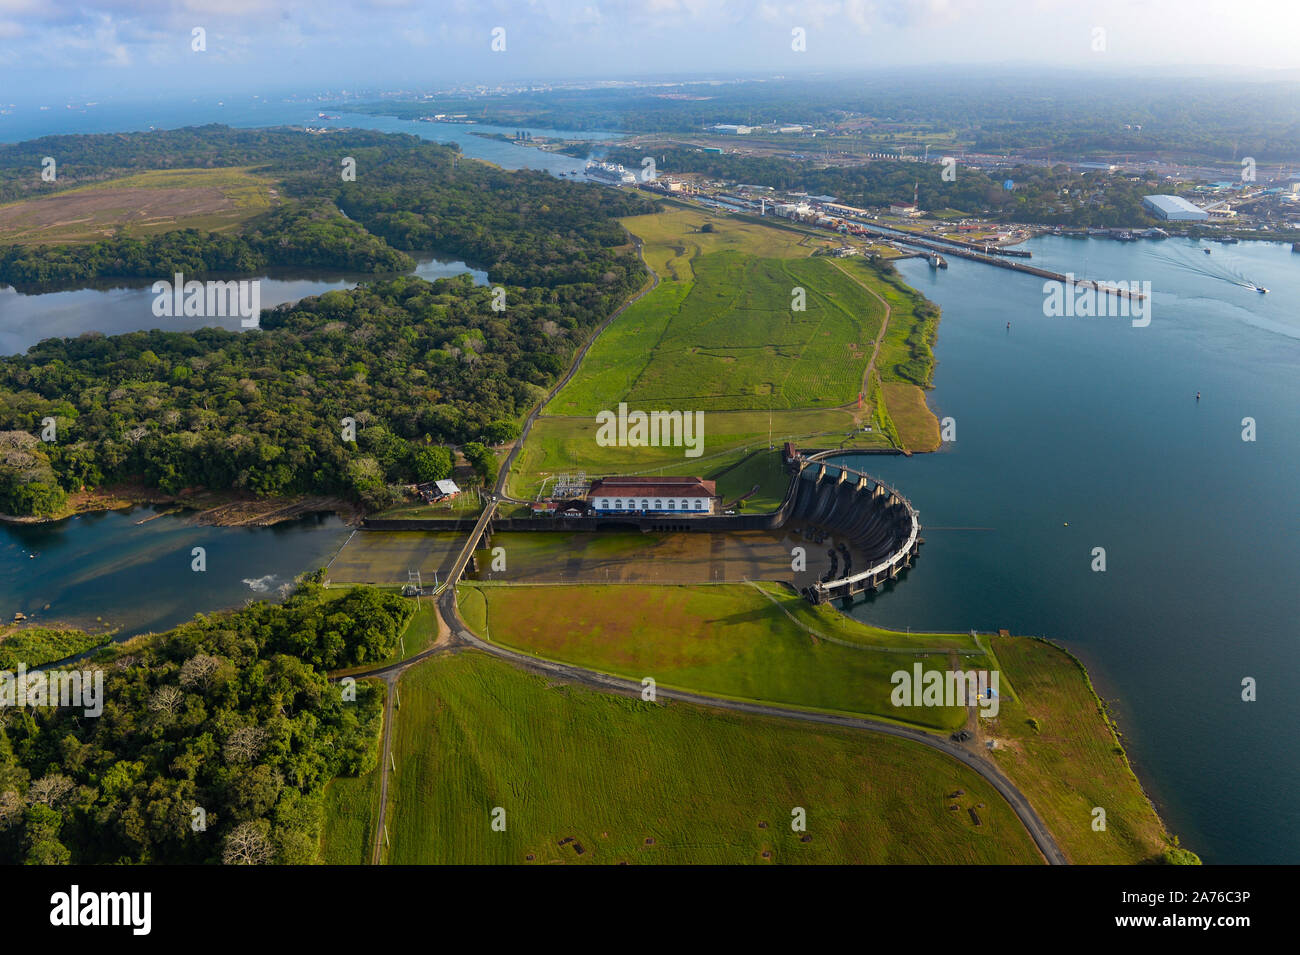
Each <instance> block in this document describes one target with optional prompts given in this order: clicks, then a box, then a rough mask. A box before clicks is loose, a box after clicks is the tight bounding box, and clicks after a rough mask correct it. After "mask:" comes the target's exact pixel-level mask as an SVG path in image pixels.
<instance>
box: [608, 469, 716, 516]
mask: <svg viewBox="0 0 1300 955" xmlns="http://www.w3.org/2000/svg"><path fill="white" fill-rule="evenodd" d="M717 494H718V492H717V487H716V485H715V483H714V482H713V481H705V480H703V479H702V478H698V477H664V476H656V477H607V478H597V479H596V480H595V481H592V482H591V490H589V491H588V492H587V501H588V502H589V503H590V504H591V512H590V513H591V514H593V515H594V516H596V517H601V516H603V515H612V514H672V515H678V516H680V515H687V514H712V513H714V510H713V505H714V499H715V498H716V497H717Z"/></svg>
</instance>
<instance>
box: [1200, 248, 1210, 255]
mask: <svg viewBox="0 0 1300 955" xmlns="http://www.w3.org/2000/svg"><path fill="white" fill-rule="evenodd" d="M1201 251H1202V252H1204V253H1205V254H1206V255H1209V254H1210V250H1209V249H1202V250H1201Z"/></svg>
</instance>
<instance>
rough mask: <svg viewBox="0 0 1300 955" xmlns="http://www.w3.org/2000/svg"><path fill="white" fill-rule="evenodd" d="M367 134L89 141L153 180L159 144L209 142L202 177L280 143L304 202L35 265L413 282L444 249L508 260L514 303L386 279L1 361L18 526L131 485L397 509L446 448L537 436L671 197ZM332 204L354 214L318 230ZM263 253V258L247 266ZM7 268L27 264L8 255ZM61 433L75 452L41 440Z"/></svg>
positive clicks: (185, 161)
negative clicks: (377, 274)
mask: <svg viewBox="0 0 1300 955" xmlns="http://www.w3.org/2000/svg"><path fill="white" fill-rule="evenodd" d="M352 135H353V134H351V133H347V134H339V136H338V137H312V136H307V135H304V134H301V133H293V132H291V131H287V130H259V131H235V130H229V129H226V128H224V127H205V128H204V129H202V130H198V131H195V130H181V131H178V132H177V133H174V134H173V133H149V134H131V135H125V136H111V137H95V136H90V137H84V138H83V137H78V138H74V139H73V141H72V142H71V143H69V144H67V145H66V146H65V147H64V148H65V149H72V150H75V149H76V148H77V146H78V144H81V145H82V146H83V147H84V150H85V153H86V155H87V156H88V157H89V158H90V159H93V160H96V161H98V162H100V163H101V164H102V166H105V167H106V166H107V165H108V164H112V163H116V164H118V167H119V168H120V169H126V168H132V167H131V165H130V162H128V159H130V160H131V161H132V162H138V163H143V164H145V165H147V164H148V163H150V162H154V161H156V160H157V159H158V155H159V152H160V147H159V142H158V141H159V140H166V139H169V138H170V139H173V140H174V142H173V149H174V150H177V151H182V153H183V151H184V150H187V149H188V150H190V153H188V154H184V153H183V154H181V155H175V154H173V153H169V154H168V155H170V156H171V163H172V164H173V165H177V166H181V167H186V166H192V165H196V164H198V163H199V162H200V161H205V160H206V161H210V162H211V163H213V164H219V163H220V162H221V161H223V160H225V159H229V161H230V162H231V163H232V164H233V163H236V162H241V163H247V162H248V161H249V158H250V155H251V154H252V153H255V152H256V151H257V148H258V146H259V143H263V142H264V143H265V144H266V146H267V152H268V155H270V156H271V157H272V159H273V162H272V163H271V166H272V168H274V169H275V171H276V173H277V175H280V176H282V178H283V182H284V185H285V190H286V192H287V193H288V194H290V195H293V196H297V197H300V201H299V202H298V203H297V204H295V205H290V206H289V207H287V208H285V209H282V210H277V211H276V212H275V213H273V214H272V215H271V216H270V217H269V218H266V219H263V220H261V221H259V220H253V223H254V224H256V225H255V227H254V228H253V229H252V230H251V231H248V232H246V233H244V234H240V235H237V236H229V235H216V234H209V235H206V236H203V235H198V234H195V233H192V232H184V233H169V234H165V235H163V236H160V237H159V238H158V239H156V240H149V241H145V242H143V243H142V242H139V241H137V240H133V239H119V240H112V241H110V242H108V243H101V244H98V245H94V246H87V247H81V248H72V247H65V248H63V249H58V250H55V251H54V255H53V257H52V258H49V257H47V253H46V252H42V254H41V256H40V258H39V259H37V258H32V259H31V261H32V262H33V263H35V264H33V265H32V266H31V267H32V268H35V269H40V268H49V269H52V270H55V271H57V270H58V269H60V268H61V267H62V266H61V265H60V263H64V264H68V265H69V266H70V267H71V268H72V269H73V270H74V271H75V270H77V269H82V270H83V271H82V272H79V273H78V274H80V275H82V276H83V277H85V276H88V275H90V274H92V273H95V274H103V273H102V268H103V267H104V266H103V263H105V262H113V263H126V264H125V265H123V264H114V265H113V266H112V268H114V269H119V268H129V269H131V270H133V273H132V274H153V275H154V276H155V277H167V276H169V275H170V274H171V272H172V271H173V270H174V269H180V268H182V267H183V268H184V270H185V272H186V274H187V276H190V275H191V273H192V272H196V271H200V270H201V267H200V268H195V264H196V263H200V262H201V263H203V264H205V265H211V264H219V265H220V266H222V267H223V268H224V267H227V266H229V265H231V264H232V263H233V264H237V265H240V267H241V268H242V267H243V266H247V265H249V264H250V263H253V262H257V265H255V266H253V267H254V268H261V267H263V264H264V263H263V262H262V260H261V259H257V258H256V252H257V250H258V249H260V250H262V254H264V255H265V256H269V257H271V259H272V260H273V261H274V264H284V261H285V259H284V257H285V256H288V255H293V256H299V259H298V261H299V263H300V264H305V263H306V262H307V259H305V258H302V257H303V256H317V258H313V259H312V260H311V263H312V264H319V265H330V266H332V267H339V268H342V267H345V266H346V265H347V264H348V262H351V263H352V264H353V265H355V264H356V263H357V261H359V260H357V259H355V258H349V256H352V257H355V256H358V255H360V256H368V257H370V258H369V259H368V261H371V263H372V265H374V266H375V267H376V268H378V267H379V266H380V265H382V266H383V270H384V271H388V272H391V271H392V268H393V267H394V266H402V265H404V264H405V263H407V262H409V259H407V257H406V253H407V252H415V251H424V250H436V251H439V252H441V253H444V254H453V255H457V256H460V257H462V258H464V259H466V260H468V261H471V262H474V263H476V264H479V265H480V266H482V267H485V268H486V269H487V271H488V274H489V278H490V281H492V282H493V283H494V285H496V286H498V287H500V288H501V289H502V290H503V293H504V299H502V298H501V297H500V296H499V295H496V294H494V292H493V289H491V288H483V287H476V286H474V285H473V283H472V282H471V281H470V280H469V278H468V277H467V276H463V277H460V278H457V279H444V280H440V281H437V282H433V283H430V282H426V281H424V280H422V279H419V278H415V277H411V276H403V277H397V278H392V277H387V278H377V279H376V280H374V281H372V282H369V283H364V284H363V285H361V286H360V287H358V288H356V289H352V290H347V291H334V292H329V293H327V294H325V295H321V296H318V297H311V298H308V299H305V300H303V301H301V302H297V303H294V304H291V305H284V306H280V307H278V308H275V309H270V310H266V311H264V312H263V315H262V319H261V326H260V328H259V329H257V330H252V331H249V332H244V333H236V332H229V331H224V330H222V329H215V328H213V329H200V330H197V331H192V332H167V331H156V330H155V331H149V332H136V333H131V334H126V335H116V336H110V337H105V336H102V335H97V334H93V333H92V334H86V335H82V336H80V337H78V338H76V339H47V340H46V341H43V342H41V343H39V344H37V345H36V346H34V347H33V348H31V349H30V350H29V351H28V352H27V353H26V354H25V355H20V356H12V357H7V358H0V512H2V513H7V514H13V515H38V516H47V515H52V514H55V513H58V512H59V510H60V508H62V507H63V506H64V502H65V500H66V495H67V493H68V492H72V491H76V490H80V489H82V488H94V487H99V486H106V485H115V484H122V483H127V482H132V481H142V482H144V483H145V484H146V485H148V486H149V487H154V488H158V489H161V490H163V491H165V492H167V493H175V492H178V491H180V490H182V489H186V488H200V487H202V488H213V489H220V490H227V489H234V490H236V491H246V492H250V493H253V494H257V495H277V494H295V493H331V494H340V495H344V496H347V497H349V498H351V499H354V500H357V501H360V502H361V503H363V504H364V505H366V506H367V507H370V508H381V507H384V506H386V505H387V504H389V503H391V502H392V500H393V495H394V492H393V490H392V485H394V484H397V483H406V482H410V481H426V480H434V479H437V478H441V477H446V476H447V475H448V473H450V470H451V463H452V458H451V455H450V454H449V453H448V452H447V450H446V449H447V448H452V447H461V446H464V445H469V444H482V445H485V446H486V445H493V444H499V443H501V442H503V441H507V440H510V439H511V438H513V437H515V436H516V435H517V434H518V433H519V425H520V421H521V419H522V418H523V417H524V416H525V415H526V414H527V412H528V411H529V410H530V408H531V407H532V406H533V405H534V404H535V403H536V402H537V401H538V400H539V399H540V398H541V397H542V396H543V395H544V394H545V391H546V390H547V389H548V388H549V387H550V385H552V384H553V383H554V382H555V381H556V380H557V378H558V377H559V375H560V374H561V373H562V372H563V370H564V369H565V368H567V367H568V364H569V362H570V361H571V359H572V356H573V354H574V353H575V351H576V349H577V348H578V347H579V346H580V345H581V344H582V343H583V342H585V341H586V340H587V338H588V337H589V336H590V335H591V333H592V332H593V331H594V329H595V327H596V326H597V325H598V324H599V323H600V322H601V321H602V320H604V319H605V318H606V317H607V316H608V315H609V314H610V313H611V312H612V311H613V310H614V309H616V308H617V307H618V306H619V305H620V304H621V303H622V302H623V301H624V300H625V299H626V298H627V297H628V296H629V295H630V294H632V292H634V291H635V290H636V289H637V288H639V287H640V286H641V284H642V282H643V280H644V276H645V270H644V266H643V265H642V263H641V261H640V259H639V258H638V257H637V255H636V253H635V251H634V250H633V249H632V247H631V245H630V243H629V240H628V237H627V235H626V233H625V232H624V231H623V229H622V228H621V226H620V225H619V224H618V222H617V221H616V220H617V219H618V217H621V216H626V215H635V214H639V213H644V212H647V211H649V210H650V209H651V204H650V203H649V202H648V200H646V199H644V198H641V197H639V196H637V195H629V194H625V193H622V192H618V191H615V190H611V189H606V188H602V187H598V186H594V185H590V184H580V183H573V182H567V181H564V180H561V179H558V178H555V177H552V176H550V175H548V174H546V173H541V172H528V171H521V172H507V171H504V170H501V169H497V168H495V167H493V166H489V165H487V164H484V163H478V162H472V161H465V160H462V159H461V158H460V157H459V156H458V154H457V152H456V151H455V150H453V149H450V148H447V147H443V146H439V145H435V144H432V143H426V142H423V141H421V140H419V139H417V138H415V137H411V136H378V135H376V134H370V133H358V134H356V136H357V139H356V141H352V139H351V138H350V137H351V136H352ZM82 139H84V141H85V142H84V143H82ZM325 139H330V140H332V144H331V145H330V148H328V149H324V148H323V147H322V146H321V143H322V141H323V140H325ZM124 141H125V142H126V143H128V144H134V145H138V147H139V150H140V153H141V156H136V155H135V154H134V153H132V152H131V151H130V149H128V148H127V147H126V146H124V145H123V142H124ZM214 143H215V144H221V143H227V144H228V145H229V150H228V151H226V152H222V151H221V150H217V149H214V148H213V147H214ZM286 143H297V144H299V145H301V147H302V155H301V156H298V157H297V158H296V159H295V154H294V152H293V149H292V148H289V147H288V146H287V145H286ZM20 145H21V144H20ZM12 149H13V147H10V151H11V152H12ZM37 151H38V152H39V149H38V150H37ZM2 152H3V150H0V153H2ZM281 154H283V157H282V158H277V157H280V156H281ZM339 155H347V156H352V157H354V158H355V159H356V161H357V177H356V181H354V182H343V181H342V180H341V178H340V176H339V174H338V171H337V165H338V163H337V157H338V156H339ZM131 157H135V158H133V159H132V158H131ZM10 160H12V156H9V157H8V158H7V159H6V158H5V157H3V156H0V161H10ZM64 168H65V169H75V168H77V167H76V166H75V164H74V163H73V162H71V161H69V162H68V163H66V164H65V167H64ZM88 168H90V167H88ZM93 168H94V169H99V168H101V166H95V167H93ZM90 174H91V172H90V171H87V172H85V175H87V176H89V175H90ZM323 208H334V209H343V210H346V212H347V216H348V218H347V219H343V218H341V217H334V218H335V219H336V220H337V222H335V221H333V220H332V219H331V218H330V217H328V216H326V218H325V220H324V221H323V222H322V221H321V220H320V219H318V218H314V217H315V216H317V215H318V211H319V210H320V209H323ZM338 223H342V225H341V226H340V225H339V224H338ZM303 236H308V237H309V238H306V239H303V241H301V242H300V241H298V239H299V238H300V237H303ZM336 240H337V241H336ZM329 248H333V249H335V251H336V252H337V254H338V256H339V258H337V259H334V260H331V259H329V256H328V254H327V253H326V252H324V251H322V250H325V249H329ZM249 249H251V250H253V253H250V254H252V255H253V256H254V257H252V258H240V256H241V255H242V254H243V251H241V250H244V251H247V250H249ZM6 255H7V256H10V258H9V259H4V256H6ZM319 256H324V258H319ZM277 257H278V258H277ZM394 257H397V258H394ZM0 259H3V260H4V261H10V262H11V263H17V264H21V263H23V262H26V261H28V256H27V253H26V252H25V251H18V252H16V251H14V250H9V251H8V252H0ZM49 263H53V264H49ZM97 263H98V264H97ZM15 267H17V266H15ZM97 269H98V270H99V271H96V270H97ZM135 270H141V271H135ZM345 418H346V419H352V421H353V422H354V423H355V428H354V430H355V440H348V438H347V436H346V435H345V425H344V420H343V419H345ZM50 419H52V420H53V423H54V429H53V434H54V436H55V437H54V440H49V439H38V436H41V438H44V435H45V434H46V430H47V426H48V424H49V422H50ZM490 457H491V455H490V454H487V455H481V454H480V455H477V456H476V457H475V460H474V463H475V464H476V467H477V469H478V470H479V471H480V473H481V474H484V475H486V474H488V473H489V472H491V470H492V468H493V467H494V463H493V462H492V461H490V460H488V459H489V458H490Z"/></svg>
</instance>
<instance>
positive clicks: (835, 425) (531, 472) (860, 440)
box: [507, 408, 890, 506]
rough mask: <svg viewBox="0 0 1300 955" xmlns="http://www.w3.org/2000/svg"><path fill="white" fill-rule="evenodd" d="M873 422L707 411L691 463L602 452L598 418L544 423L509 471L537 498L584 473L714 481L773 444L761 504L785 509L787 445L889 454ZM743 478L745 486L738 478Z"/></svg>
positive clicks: (514, 483) (650, 452) (517, 492)
mask: <svg viewBox="0 0 1300 955" xmlns="http://www.w3.org/2000/svg"><path fill="white" fill-rule="evenodd" d="M611 410H614V409H611ZM642 410H648V408H643V409H642ZM868 418H869V415H865V414H863V413H860V412H858V411H857V410H856V408H852V409H842V408H827V409H825V410H816V409H805V410H798V411H775V412H773V413H771V414H770V415H769V414H768V413H767V412H766V411H706V412H704V430H703V435H704V437H703V447H702V453H701V454H700V456H699V457H687V456H686V455H685V453H684V452H685V448H681V447H657V448H656V447H644V448H630V447H616V446H602V445H600V444H598V443H597V442H596V436H597V432H598V431H599V425H597V423H596V418H595V415H591V416H589V417H569V416H566V417H547V416H543V417H539V418H538V419H537V420H536V421H535V422H534V423H533V428H532V431H531V432H530V433H529V435H528V441H527V442H525V444H524V446H523V448H522V449H520V452H519V456H518V457H517V458H516V459H515V465H514V467H513V468H512V469H511V471H510V477H509V479H508V485H507V488H508V492H509V493H510V494H511V495H513V496H515V497H522V498H527V499H532V498H533V497H534V496H535V495H536V494H537V491H538V490H539V489H540V487H541V485H542V481H543V480H545V479H546V478H549V477H552V476H554V475H556V474H559V473H563V472H566V471H578V470H585V471H587V473H588V474H589V475H590V476H592V477H594V476H596V475H602V474H698V475H699V476H701V477H705V478H712V477H716V476H718V474H719V473H720V472H722V471H723V470H724V469H727V468H730V467H732V466H733V465H736V464H737V463H739V462H740V461H741V460H742V459H745V458H747V457H749V456H750V455H751V454H754V453H756V452H760V451H764V452H765V451H766V450H767V447H768V442H769V438H770V441H771V443H772V444H774V445H775V446H776V449H775V451H773V453H772V458H773V459H774V460H776V461H777V464H776V465H775V467H772V466H766V465H765V466H763V467H762V468H761V469H760V470H761V471H762V472H763V473H764V474H766V475H767V480H765V481H764V483H763V487H762V492H763V493H762V499H764V500H767V501H769V502H771V501H777V502H779V501H780V500H781V498H782V496H783V495H784V494H785V490H786V487H787V485H788V484H789V477H788V475H785V474H783V473H780V463H779V461H780V454H781V447H782V445H783V444H784V442H786V441H793V442H795V443H796V444H798V445H800V446H802V447H809V446H813V447H819V448H839V447H843V448H846V449H849V450H861V449H884V448H888V447H889V446H890V445H889V441H888V439H887V438H886V437H885V436H884V435H883V434H882V433H880V432H879V431H875V432H871V433H864V432H862V431H861V430H860V422H863V421H866V420H868ZM769 428H770V430H769ZM736 479H739V480H743V478H740V476H739V475H737V476H736ZM752 486H753V485H752V484H751V485H750V487H752ZM736 487H737V486H736V485H735V483H734V481H732V480H728V479H726V478H725V476H724V482H723V484H722V485H720V486H719V493H727V492H728V490H735V489H736ZM548 488H549V485H548ZM747 490H749V488H744V489H742V490H740V491H739V492H738V493H744V492H745V491H747ZM773 506H775V505H773Z"/></svg>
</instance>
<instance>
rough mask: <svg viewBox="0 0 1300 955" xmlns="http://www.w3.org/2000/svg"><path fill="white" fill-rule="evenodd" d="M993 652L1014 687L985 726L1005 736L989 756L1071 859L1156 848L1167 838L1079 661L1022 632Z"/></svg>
mask: <svg viewBox="0 0 1300 955" xmlns="http://www.w3.org/2000/svg"><path fill="white" fill-rule="evenodd" d="M993 652H994V653H995V654H996V655H997V657H998V659H999V660H1000V661H1001V662H1002V665H1003V667H1005V669H1006V672H1007V675H1008V676H1009V678H1010V680H1011V681H1012V682H1013V683H1014V685H1015V689H1016V698H1015V699H1010V698H1004V700H1003V706H1002V708H1001V712H1000V713H999V714H998V716H997V718H996V719H995V720H993V721H992V722H991V725H989V727H988V729H987V730H986V733H987V735H990V736H995V737H997V738H998V739H1000V740H1002V741H1003V742H1004V743H1005V745H1004V746H1003V747H1002V748H1000V749H998V750H996V751H995V752H994V757H995V759H996V760H997V762H998V764H999V765H1000V766H1001V767H1002V769H1003V771H1004V772H1005V773H1006V774H1007V775H1008V776H1009V777H1010V778H1011V780H1012V781H1013V782H1015V783H1016V785H1017V786H1019V787H1020V789H1021V790H1022V791H1023V792H1024V793H1025V795H1026V796H1028V797H1029V800H1030V802H1031V803H1033V805H1034V808H1035V809H1037V810H1038V814H1039V815H1040V816H1042V818H1043V821H1044V822H1045V823H1047V825H1048V827H1049V828H1050V829H1051V830H1052V832H1053V833H1054V834H1055V836H1056V838H1057V841H1058V842H1059V843H1060V844H1061V848H1062V849H1064V850H1065V852H1066V854H1067V855H1068V856H1069V858H1070V861H1071V862H1074V863H1080V864H1102V863H1131V862H1139V861H1144V860H1149V859H1153V858H1155V857H1157V856H1158V855H1160V853H1161V852H1162V851H1163V850H1164V848H1165V846H1166V844H1167V841H1168V838H1169V837H1168V834H1167V833H1166V831H1165V828H1164V824H1163V823H1162V822H1161V821H1160V818H1159V816H1157V815H1156V811H1155V809H1154V808H1153V807H1152V805H1151V802H1150V801H1149V800H1148V799H1147V797H1146V794H1145V793H1144V792H1143V791H1142V786H1141V784H1140V783H1139V782H1138V779H1137V777H1136V776H1135V775H1134V774H1133V771H1132V769H1131V768H1130V767H1129V764H1128V760H1127V758H1126V757H1125V755H1124V752H1123V748H1122V746H1121V745H1120V742H1119V739H1118V738H1117V737H1116V735H1115V732H1114V730H1113V728H1112V726H1111V723H1110V720H1109V717H1107V716H1106V714H1105V713H1104V712H1103V711H1102V708H1101V703H1100V701H1099V700H1098V699H1097V696H1096V693H1095V692H1094V691H1093V688H1092V686H1091V684H1090V682H1089V681H1088V678H1087V675H1086V673H1085V672H1084V670H1083V667H1082V666H1081V665H1080V664H1079V663H1078V661H1077V660H1075V659H1074V658H1073V657H1072V656H1070V655H1069V654H1068V653H1066V652H1065V651H1064V650H1062V649H1061V648H1060V647H1056V646H1053V645H1052V644H1050V643H1046V642H1044V641H1042V640H1032V639H1028V638H1024V637H995V638H993ZM1031 719H1032V720H1035V721H1037V724H1038V725H1037V728H1035V727H1034V726H1032V725H1031V724H1030V723H1029V721H1030V720H1031ZM1097 807H1100V808H1102V809H1104V810H1106V828H1105V831H1095V830H1094V829H1093V825H1092V824H1093V810H1094V808H1097Z"/></svg>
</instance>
